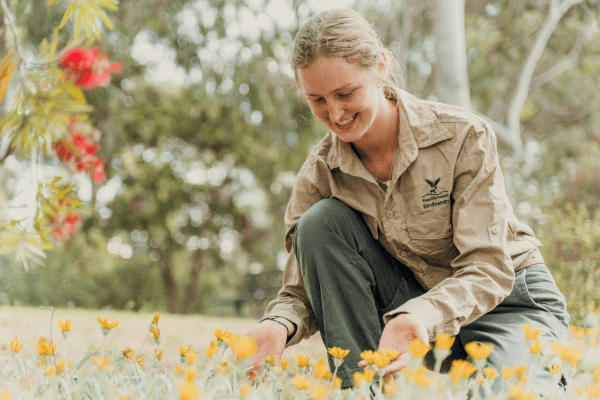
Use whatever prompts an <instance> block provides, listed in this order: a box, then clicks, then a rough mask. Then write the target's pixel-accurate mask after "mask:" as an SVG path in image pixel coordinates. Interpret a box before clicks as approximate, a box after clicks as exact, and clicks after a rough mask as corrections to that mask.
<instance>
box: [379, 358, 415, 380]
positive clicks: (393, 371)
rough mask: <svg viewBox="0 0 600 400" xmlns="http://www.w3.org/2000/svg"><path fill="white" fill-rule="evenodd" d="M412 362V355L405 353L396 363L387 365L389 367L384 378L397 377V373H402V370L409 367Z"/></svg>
mask: <svg viewBox="0 0 600 400" xmlns="http://www.w3.org/2000/svg"><path fill="white" fill-rule="evenodd" d="M409 361H410V353H404V354H402V355H400V356H399V357H398V358H397V359H396V361H394V362H391V363H389V364H388V365H387V367H385V375H384V378H387V377H389V376H392V375H393V376H394V377H395V376H397V373H398V372H400V370H402V368H405V367H406V366H407V365H408V362H409Z"/></svg>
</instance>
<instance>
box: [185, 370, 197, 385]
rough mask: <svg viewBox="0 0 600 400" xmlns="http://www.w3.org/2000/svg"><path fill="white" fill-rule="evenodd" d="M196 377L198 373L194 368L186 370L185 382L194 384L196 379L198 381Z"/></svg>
mask: <svg viewBox="0 0 600 400" xmlns="http://www.w3.org/2000/svg"><path fill="white" fill-rule="evenodd" d="M196 375H198V371H196V370H195V369H193V368H187V369H186V370H185V380H186V381H188V382H190V383H191V382H194V379H196Z"/></svg>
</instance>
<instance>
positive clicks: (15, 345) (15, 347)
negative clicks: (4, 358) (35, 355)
mask: <svg viewBox="0 0 600 400" xmlns="http://www.w3.org/2000/svg"><path fill="white" fill-rule="evenodd" d="M22 348H23V345H22V344H21V343H19V338H18V336H15V340H11V341H10V350H11V351H14V352H15V353H18V352H20V351H21V349H22Z"/></svg>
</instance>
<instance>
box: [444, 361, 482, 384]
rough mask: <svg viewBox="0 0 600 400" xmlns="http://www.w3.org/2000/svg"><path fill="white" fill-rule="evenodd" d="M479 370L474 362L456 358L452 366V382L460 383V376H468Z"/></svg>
mask: <svg viewBox="0 0 600 400" xmlns="http://www.w3.org/2000/svg"><path fill="white" fill-rule="evenodd" d="M475 371H477V368H475V366H474V365H473V364H471V363H470V362H468V361H465V360H454V361H452V366H451V367H450V372H449V374H450V376H452V383H453V384H454V385H458V383H459V380H460V378H468V377H470V376H471V375H472V374H473V372H475Z"/></svg>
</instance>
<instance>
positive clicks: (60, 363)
mask: <svg viewBox="0 0 600 400" xmlns="http://www.w3.org/2000/svg"><path fill="white" fill-rule="evenodd" d="M72 366H73V363H71V361H69V360H67V367H68V370H69V371H70V370H71V367H72ZM56 368H57V369H58V373H59V374H62V373H63V372H65V362H64V361H57V362H56Z"/></svg>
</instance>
